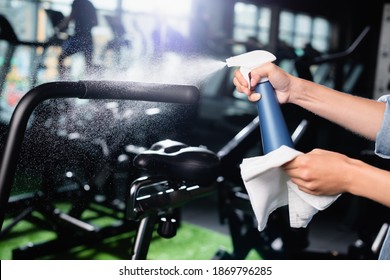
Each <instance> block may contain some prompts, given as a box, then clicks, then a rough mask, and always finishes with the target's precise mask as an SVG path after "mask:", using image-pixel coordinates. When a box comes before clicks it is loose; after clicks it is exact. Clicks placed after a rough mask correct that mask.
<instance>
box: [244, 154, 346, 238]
mask: <svg viewBox="0 0 390 280" xmlns="http://www.w3.org/2000/svg"><path fill="white" fill-rule="evenodd" d="M299 154H302V153H301V152H299V151H297V150H295V149H292V148H290V147H287V146H282V147H280V148H279V149H276V150H275V151H272V152H270V153H268V154H266V155H264V156H259V157H252V158H246V159H244V160H243V162H242V163H241V165H240V168H241V177H242V179H243V181H244V185H245V188H246V189H247V191H248V195H249V200H250V202H251V205H252V208H253V211H254V213H255V216H256V219H257V222H258V229H259V231H262V230H263V229H264V228H265V226H266V224H267V221H268V216H269V215H270V214H271V213H272V212H273V211H275V210H276V209H277V208H279V207H281V206H285V205H288V209H289V219H290V226H291V227H294V228H299V227H306V226H307V225H308V224H309V222H310V221H311V219H312V218H313V216H314V215H315V214H316V213H317V212H318V211H321V210H324V209H325V208H327V207H328V206H330V205H331V204H332V203H333V202H334V201H335V200H336V199H337V198H338V197H339V196H340V195H335V196H315V195H311V194H307V193H305V192H302V191H301V190H299V189H298V187H297V186H296V185H295V184H294V183H293V182H292V181H291V180H290V177H289V176H288V175H287V174H286V173H285V172H284V171H283V169H282V168H281V166H282V165H283V164H284V163H286V162H288V161H290V160H292V159H294V158H295V157H296V156H298V155H299Z"/></svg>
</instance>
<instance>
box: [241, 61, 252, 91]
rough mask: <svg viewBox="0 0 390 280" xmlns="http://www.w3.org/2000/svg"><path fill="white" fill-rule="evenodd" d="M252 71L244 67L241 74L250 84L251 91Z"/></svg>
mask: <svg viewBox="0 0 390 280" xmlns="http://www.w3.org/2000/svg"><path fill="white" fill-rule="evenodd" d="M251 71H252V69H251V68H247V67H244V66H241V67H240V72H241V74H242V75H243V76H244V78H245V79H246V81H247V83H248V88H249V89H250V88H251V79H250V76H249V74H250V72H251Z"/></svg>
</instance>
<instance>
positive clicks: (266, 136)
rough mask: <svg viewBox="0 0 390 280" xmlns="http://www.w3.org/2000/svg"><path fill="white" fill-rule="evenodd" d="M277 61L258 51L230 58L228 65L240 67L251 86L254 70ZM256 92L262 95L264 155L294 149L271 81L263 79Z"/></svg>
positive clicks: (261, 118)
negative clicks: (251, 76)
mask: <svg viewBox="0 0 390 280" xmlns="http://www.w3.org/2000/svg"><path fill="white" fill-rule="evenodd" d="M275 59H276V57H275V56H274V55H273V54H272V53H270V52H267V51H263V50H257V51H252V52H248V53H244V54H241V55H237V56H233V57H230V58H228V59H226V63H227V66H228V67H232V66H240V71H241V73H242V74H243V76H244V77H245V78H247V81H248V84H250V80H249V73H250V72H251V71H252V69H253V68H255V67H258V66H260V65H262V64H264V63H266V62H271V61H274V60H275ZM255 91H256V92H259V93H261V99H260V100H259V101H258V102H257V108H258V114H259V123H260V132H261V139H262V145H263V152H264V154H267V153H269V152H272V151H273V150H276V149H278V148H279V147H281V146H282V145H285V146H288V147H291V148H293V147H294V144H293V142H292V139H291V136H290V134H289V131H288V129H287V125H286V122H285V120H284V117H283V114H282V111H281V109H280V105H279V102H278V100H277V99H276V95H275V90H274V88H273V87H272V85H271V83H270V82H269V80H268V79H267V78H264V79H262V80H261V81H260V82H259V83H258V84H257V85H256V87H255Z"/></svg>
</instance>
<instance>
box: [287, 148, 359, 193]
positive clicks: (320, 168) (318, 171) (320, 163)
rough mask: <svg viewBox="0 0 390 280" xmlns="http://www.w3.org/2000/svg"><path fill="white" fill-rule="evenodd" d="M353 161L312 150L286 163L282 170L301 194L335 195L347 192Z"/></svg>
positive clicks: (323, 151)
mask: <svg viewBox="0 0 390 280" xmlns="http://www.w3.org/2000/svg"><path fill="white" fill-rule="evenodd" d="M354 161H355V160H353V159H351V158H348V157H347V156H345V155H342V154H339V153H336V152H330V151H326V150H321V149H314V150H312V151H311V152H309V153H307V154H303V155H299V156H297V157H296V158H295V159H293V160H292V161H290V162H288V163H286V164H285V165H283V169H284V171H285V172H286V173H287V174H288V175H289V176H290V177H291V181H292V182H293V183H295V184H296V185H297V186H298V188H299V189H300V190H301V191H303V192H306V193H309V194H313V195H336V194H340V193H344V192H347V191H348V186H349V182H350V180H351V178H350V177H351V172H349V170H350V167H351V166H352V165H353V162H354Z"/></svg>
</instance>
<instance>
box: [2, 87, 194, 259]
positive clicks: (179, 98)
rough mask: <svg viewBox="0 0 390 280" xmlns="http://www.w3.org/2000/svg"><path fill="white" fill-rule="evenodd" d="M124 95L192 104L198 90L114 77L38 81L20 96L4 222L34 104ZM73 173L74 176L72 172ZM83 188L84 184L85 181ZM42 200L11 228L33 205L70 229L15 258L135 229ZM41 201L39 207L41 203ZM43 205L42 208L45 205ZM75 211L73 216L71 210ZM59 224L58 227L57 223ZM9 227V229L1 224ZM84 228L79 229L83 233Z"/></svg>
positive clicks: (8, 154)
mask: <svg viewBox="0 0 390 280" xmlns="http://www.w3.org/2000/svg"><path fill="white" fill-rule="evenodd" d="M68 98H70V99H73V98H80V99H100V100H101V99H103V100H105V99H109V100H112V99H123V100H142V101H152V102H170V103H179V104H194V103H196V102H197V101H198V98H199V92H198V90H197V88H195V87H192V86H181V85H159V84H143V83H133V82H112V81H98V82H94V81H79V82H55V83H47V84H43V85H40V86H38V87H36V88H33V89H32V90H30V91H29V92H28V93H27V94H26V95H24V97H23V98H22V99H21V100H20V102H19V104H18V105H17V107H16V108H15V111H14V113H13V115H12V118H11V121H10V125H9V129H8V134H7V139H6V143H5V146H4V151H3V154H2V159H1V172H0V218H1V225H3V221H4V217H5V215H6V213H9V212H10V210H11V209H8V206H9V205H10V202H12V199H10V194H11V188H12V185H13V181H14V176H15V171H16V167H17V163H18V157H19V154H20V149H21V145H22V142H23V139H24V136H25V130H26V127H27V123H28V120H29V118H30V116H31V114H32V112H33V111H34V109H35V108H36V107H37V106H38V105H39V104H41V103H42V102H44V101H46V100H49V99H68ZM70 177H72V176H70ZM83 187H85V185H83ZM35 199H36V201H38V203H34V204H30V205H29V207H26V209H25V210H24V211H23V212H22V213H20V215H18V216H17V217H16V218H15V219H14V222H12V223H11V225H10V227H12V226H13V225H14V224H16V223H18V222H19V221H20V220H21V219H23V217H26V216H28V214H29V213H31V210H32V209H31V207H32V208H34V210H38V211H41V212H44V216H45V217H46V218H47V219H48V220H50V221H51V222H54V224H55V225H56V226H55V227H54V228H55V229H61V230H62V229H66V230H63V231H61V232H59V233H58V238H57V239H56V240H54V241H52V242H48V243H45V244H44V245H41V246H33V247H31V248H32V249H31V248H26V249H24V250H22V251H23V252H20V254H17V255H16V256H15V257H16V258H31V257H39V256H41V255H40V254H41V253H42V251H44V252H45V253H53V250H61V249H65V248H71V247H74V246H76V245H80V244H90V243H91V242H96V241H98V240H102V238H105V237H107V236H112V235H113V234H118V229H117V228H118V227H120V230H122V232H123V231H129V230H131V229H134V223H132V222H129V223H125V224H119V225H114V226H113V227H107V228H99V227H95V226H93V225H91V224H89V223H88V222H87V221H84V220H82V219H80V213H77V212H79V211H73V212H71V213H64V212H62V211H60V210H59V209H58V208H56V207H54V206H53V205H52V201H50V200H48V199H47V194H43V195H42V194H41V193H40V192H38V193H37V194H35ZM37 205H40V206H41V207H40V208H37ZM42 208H43V210H42ZM73 213H76V214H75V215H72V214H73ZM59 224H61V225H60V226H58V225H59ZM2 230H3V232H5V233H6V232H8V231H9V228H8V227H6V228H3V229H2ZM80 232H81V234H80Z"/></svg>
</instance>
